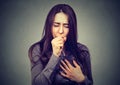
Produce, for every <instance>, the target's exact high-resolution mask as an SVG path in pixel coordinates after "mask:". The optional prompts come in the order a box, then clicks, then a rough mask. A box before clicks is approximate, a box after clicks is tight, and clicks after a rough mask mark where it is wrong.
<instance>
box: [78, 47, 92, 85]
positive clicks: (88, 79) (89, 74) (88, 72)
mask: <svg viewBox="0 0 120 85" xmlns="http://www.w3.org/2000/svg"><path fill="white" fill-rule="evenodd" d="M80 48H81V49H82V51H81V56H82V57H83V58H84V63H85V66H86V67H85V69H84V71H85V72H84V75H85V80H84V81H83V82H81V83H78V85H93V78H92V71H91V60H90V53H89V50H88V48H87V47H86V46H85V45H82V46H80Z"/></svg>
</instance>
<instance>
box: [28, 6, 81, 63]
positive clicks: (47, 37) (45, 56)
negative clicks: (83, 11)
mask: <svg viewBox="0 0 120 85" xmlns="http://www.w3.org/2000/svg"><path fill="white" fill-rule="evenodd" d="M61 10H62V12H63V13H65V14H66V15H67V16H68V23H69V33H68V36H67V41H66V42H65V50H67V51H69V52H70V53H72V55H73V56H75V57H76V58H77V57H78V56H79V57H80V53H79V51H78V46H77V20H76V15H75V12H74V10H73V9H72V8H71V7H70V6H69V5H67V4H57V5H55V6H54V7H53V8H52V9H51V10H50V12H49V13H48V15H47V18H46V21H45V25H44V30H43V33H42V39H41V40H40V41H39V42H37V43H35V44H34V45H32V47H31V49H30V52H29V54H31V52H32V49H33V47H34V46H35V45H36V44H39V45H40V51H41V55H42V57H41V58H40V60H42V62H43V64H47V62H48V60H49V58H50V56H51V54H52V45H51V40H52V39H53V36H52V32H51V28H52V24H53V21H54V17H55V15H56V14H57V13H59V12H60V11H61ZM80 60H81V59H80Z"/></svg>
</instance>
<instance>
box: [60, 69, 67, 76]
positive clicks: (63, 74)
mask: <svg viewBox="0 0 120 85" xmlns="http://www.w3.org/2000/svg"><path fill="white" fill-rule="evenodd" d="M60 74H61V75H62V76H64V77H67V78H68V76H67V75H66V74H65V73H63V72H62V71H60Z"/></svg>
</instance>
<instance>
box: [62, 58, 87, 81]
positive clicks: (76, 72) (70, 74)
mask: <svg viewBox="0 0 120 85" xmlns="http://www.w3.org/2000/svg"><path fill="white" fill-rule="evenodd" d="M61 62H62V64H63V66H62V65H60V67H61V68H62V70H63V72H60V73H61V75H62V76H64V77H66V78H68V79H70V80H73V81H76V82H82V81H84V80H85V76H84V74H83V73H82V70H81V67H80V66H79V65H78V64H77V63H76V61H75V60H73V64H74V66H75V67H74V66H72V65H71V64H70V63H69V61H68V60H66V59H65V61H63V60H62V61H61Z"/></svg>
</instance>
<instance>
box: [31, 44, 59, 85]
mask: <svg viewBox="0 0 120 85" xmlns="http://www.w3.org/2000/svg"><path fill="white" fill-rule="evenodd" d="M39 48H40V47H39V45H37V46H35V47H34V48H33V50H32V54H31V59H32V61H34V63H33V62H31V77H32V85H51V80H50V76H51V74H52V72H53V70H54V68H55V66H56V64H57V62H58V61H59V58H58V57H56V56H55V55H53V54H52V55H51V58H50V60H49V61H48V64H47V65H46V66H45V68H44V67H43V64H42V62H41V61H40V59H39V58H40V57H42V56H41V55H40V54H41V52H40V50H39ZM29 57H30V56H29Z"/></svg>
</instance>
